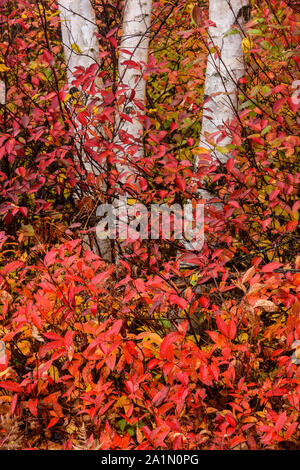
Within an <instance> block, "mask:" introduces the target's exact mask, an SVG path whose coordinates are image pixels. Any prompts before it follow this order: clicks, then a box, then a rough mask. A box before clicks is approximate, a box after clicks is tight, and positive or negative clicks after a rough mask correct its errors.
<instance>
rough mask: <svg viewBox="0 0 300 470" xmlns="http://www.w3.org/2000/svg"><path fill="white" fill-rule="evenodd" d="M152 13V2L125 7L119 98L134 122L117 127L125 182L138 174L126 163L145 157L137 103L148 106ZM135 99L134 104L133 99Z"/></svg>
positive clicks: (132, 0)
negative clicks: (127, 138) (146, 72)
mask: <svg viewBox="0 0 300 470" xmlns="http://www.w3.org/2000/svg"><path fill="white" fill-rule="evenodd" d="M151 9H152V0H126V3H125V10H124V16H123V26H122V38H121V44H120V52H119V63H118V68H119V85H118V94H123V95H125V102H124V103H123V104H122V106H121V109H120V112H121V113H123V114H124V115H126V116H128V117H129V118H131V120H132V122H129V121H127V120H125V119H122V118H121V119H120V120H119V122H118V126H117V131H118V137H117V142H118V144H119V146H120V147H121V148H122V150H121V151H118V152H117V153H118V165H117V168H118V171H119V172H120V173H121V175H122V177H121V178H120V179H121V181H125V180H126V178H127V176H128V175H131V177H133V179H134V174H135V171H134V170H133V167H132V166H131V165H127V164H126V161H127V160H128V159H129V160H131V161H134V160H138V159H139V158H142V157H143V155H144V150H143V125H142V122H141V121H140V120H139V119H138V116H139V115H141V114H143V111H142V110H141V109H140V108H139V107H138V106H137V104H136V103H134V101H137V102H138V103H139V104H140V105H141V106H144V105H145V98H146V81H145V79H144V78H143V73H144V69H145V64H146V63H147V60H148V49H149V38H150V24H151ZM128 60H130V61H132V62H135V63H136V66H135V67H134V66H133V65H128V64H126V61H128ZM124 62H125V63H124ZM132 95H134V97H133V99H134V101H132V100H131V99H130V97H131V96H132ZM124 133H126V134H128V135H129V136H130V144H124V143H123V142H122V138H121V136H122V134H123V135H124ZM134 144H136V145H134Z"/></svg>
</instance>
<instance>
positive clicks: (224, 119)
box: [195, 0, 250, 199]
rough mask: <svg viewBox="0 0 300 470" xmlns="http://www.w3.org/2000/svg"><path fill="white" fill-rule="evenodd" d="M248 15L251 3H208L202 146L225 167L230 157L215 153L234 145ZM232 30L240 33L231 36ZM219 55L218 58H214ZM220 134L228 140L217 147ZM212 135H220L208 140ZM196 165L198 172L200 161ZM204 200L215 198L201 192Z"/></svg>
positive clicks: (226, 0) (238, 0)
mask: <svg viewBox="0 0 300 470" xmlns="http://www.w3.org/2000/svg"><path fill="white" fill-rule="evenodd" d="M249 14H250V7H249V0H210V2H209V19H210V21H212V22H213V23H215V25H216V26H211V27H210V28H209V30H208V35H209V55H208V59H207V67H206V78H205V87H204V97H205V98H208V97H209V98H210V99H209V101H208V102H207V104H206V105H205V108H207V109H204V110H203V118H202V128H201V136H200V144H199V146H200V147H202V148H204V149H206V150H208V151H209V153H210V155H211V158H212V159H213V160H214V161H216V160H217V161H219V162H221V163H225V162H226V160H227V159H228V158H229V156H230V155H229V154H228V153H225V154H223V153H221V152H220V151H218V150H216V149H215V147H214V143H216V145H219V146H226V145H228V144H230V143H231V137H230V132H229V131H228V129H226V127H227V126H228V125H229V124H230V123H231V121H232V120H233V119H234V117H235V115H236V112H237V104H238V88H237V82H238V80H239V79H240V78H241V77H242V76H243V75H244V73H245V65H244V56H243V50H242V46H241V41H242V39H243V31H244V28H245V24H246V22H247V21H248V20H249ZM233 29H235V30H236V31H237V33H236V34H228V33H229V32H230V31H231V30H233ZM216 51H217V53H218V56H217V57H215V54H216ZM220 130H223V132H224V133H225V137H224V139H222V141H220V142H218V143H217V142H216V139H217V138H218V137H219V136H220V133H219V131H220ZM211 134H217V135H215V136H213V137H212V138H209V136H210V135H211ZM207 139H208V140H210V142H208V140H207ZM211 140H212V141H213V142H211ZM195 163H196V168H198V165H199V159H197V160H196V162H195ZM201 196H202V197H203V198H205V199H209V198H211V197H212V195H211V194H210V193H208V192H207V191H205V190H202V191H201Z"/></svg>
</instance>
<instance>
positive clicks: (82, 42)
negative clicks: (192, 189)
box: [58, 0, 111, 260]
mask: <svg viewBox="0 0 300 470" xmlns="http://www.w3.org/2000/svg"><path fill="white" fill-rule="evenodd" d="M58 8H59V10H60V19H61V31H62V42H63V48H64V56H65V63H66V68H67V78H68V86H69V88H70V89H71V88H72V84H73V81H74V78H75V72H76V68H77V67H83V68H84V69H87V68H88V67H90V66H91V65H93V64H95V63H96V64H98V57H99V42H98V39H97V35H96V34H97V32H98V28H97V24H96V16H95V11H94V9H93V6H92V4H91V1H90V0H59V2H58ZM95 85H96V89H97V88H98V89H99V91H100V88H101V86H102V85H103V84H102V81H101V80H100V79H99V78H97V79H96V81H95ZM96 97H97V98H98V100H99V101H100V102H101V101H102V97H101V94H100V93H99V94H97V95H96ZM82 98H84V97H83V96H82ZM94 98H95V97H93V99H94ZM85 104H87V102H86V103H85ZM74 122H75V125H76V128H77V130H83V126H82V125H81V124H80V123H79V122H78V121H77V120H76V116H75V117H74ZM93 130H94V131H95V129H93ZM87 132H88V130H87ZM79 134H80V133H79ZM81 138H82V137H81ZM80 147H81V146H80ZM78 151H79V152H80V153H81V155H80V156H81V158H82V159H83V161H84V166H85V169H86V171H87V172H93V173H94V174H96V175H97V174H99V169H98V166H97V165H95V164H93V160H92V159H91V158H89V157H88V156H87V155H85V154H84V153H83V152H81V150H80V149H78ZM102 189H103V190H104V189H105V188H102ZM99 248H100V252H101V256H102V257H103V258H105V259H107V260H111V243H110V241H109V240H100V241H99Z"/></svg>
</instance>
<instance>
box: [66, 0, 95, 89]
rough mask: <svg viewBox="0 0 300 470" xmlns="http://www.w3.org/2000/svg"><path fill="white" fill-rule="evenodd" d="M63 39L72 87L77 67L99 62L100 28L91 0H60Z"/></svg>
mask: <svg viewBox="0 0 300 470" xmlns="http://www.w3.org/2000/svg"><path fill="white" fill-rule="evenodd" d="M58 8H59V9H60V18H61V31H62V41H63V46H64V54H65V61H66V67H67V74H68V83H69V87H70V88H71V86H72V82H73V80H74V72H75V70H76V67H84V68H88V67H90V66H91V65H92V64H94V63H97V62H98V55H99V43H98V40H97V37H96V33H98V28H97V25H96V17H95V12H94V9H93V6H92V4H91V1H90V0H59V2H58Z"/></svg>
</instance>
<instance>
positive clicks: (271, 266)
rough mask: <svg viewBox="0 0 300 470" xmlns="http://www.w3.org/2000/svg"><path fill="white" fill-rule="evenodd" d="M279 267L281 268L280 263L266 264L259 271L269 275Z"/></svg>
mask: <svg viewBox="0 0 300 470" xmlns="http://www.w3.org/2000/svg"><path fill="white" fill-rule="evenodd" d="M280 266H282V263H268V264H266V265H265V266H263V267H262V269H261V271H262V272H263V273H271V272H273V271H274V269H278V268H280Z"/></svg>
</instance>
